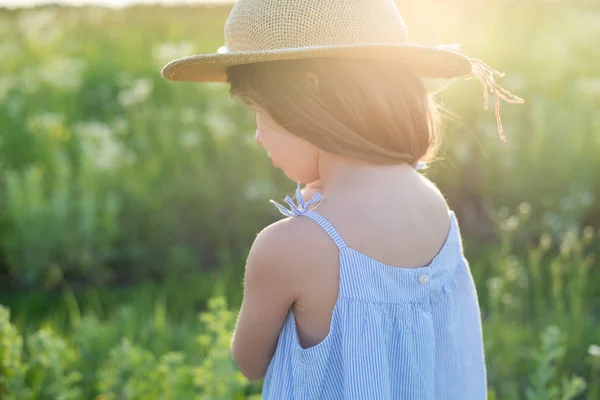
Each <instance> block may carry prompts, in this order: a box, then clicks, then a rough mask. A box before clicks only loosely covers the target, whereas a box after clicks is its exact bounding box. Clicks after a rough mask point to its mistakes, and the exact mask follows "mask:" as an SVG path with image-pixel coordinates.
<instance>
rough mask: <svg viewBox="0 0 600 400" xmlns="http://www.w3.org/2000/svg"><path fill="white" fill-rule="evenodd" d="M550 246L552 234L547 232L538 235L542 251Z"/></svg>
mask: <svg viewBox="0 0 600 400" xmlns="http://www.w3.org/2000/svg"><path fill="white" fill-rule="evenodd" d="M550 246H552V236H550V235H549V234H547V233H543V234H542V236H541V237H540V248H541V249H542V250H544V251H546V250H548V249H550Z"/></svg>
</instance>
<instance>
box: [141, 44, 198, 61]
mask: <svg viewBox="0 0 600 400" xmlns="http://www.w3.org/2000/svg"><path fill="white" fill-rule="evenodd" d="M194 53H195V51H194V44H193V43H191V42H181V43H163V44H159V45H157V46H155V47H154V48H153V49H152V56H153V58H154V61H155V63H157V64H161V65H163V64H166V63H168V62H169V61H172V60H174V59H176V58H180V57H185V56H190V55H192V54H194Z"/></svg>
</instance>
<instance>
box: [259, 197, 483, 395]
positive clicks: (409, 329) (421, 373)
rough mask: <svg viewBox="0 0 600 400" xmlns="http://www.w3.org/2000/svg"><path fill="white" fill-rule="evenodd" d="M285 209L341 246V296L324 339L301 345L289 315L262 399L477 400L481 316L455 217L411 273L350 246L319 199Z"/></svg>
mask: <svg viewBox="0 0 600 400" xmlns="http://www.w3.org/2000/svg"><path fill="white" fill-rule="evenodd" d="M297 198H298V202H299V205H296V204H294V203H293V202H292V201H291V200H290V199H289V197H288V198H286V202H287V203H288V204H289V205H290V209H289V210H288V209H286V208H284V207H283V206H281V205H279V204H277V203H275V204H276V205H277V207H278V208H279V209H280V210H281V211H282V213H284V214H285V215H286V216H288V217H293V218H296V217H302V218H310V219H311V220H313V221H314V222H315V223H317V224H318V225H319V226H321V227H322V228H323V229H324V230H325V231H326V232H327V233H328V234H329V236H330V238H331V240H332V241H333V242H334V243H335V244H336V245H337V247H338V248H339V254H340V282H339V294H338V298H337V302H336V304H335V308H334V310H333V317H332V321H331V329H330V333H329V335H328V336H327V337H326V338H325V340H323V341H322V342H321V343H319V344H317V345H316V346H314V347H310V348H307V349H305V348H302V346H301V345H300V342H299V339H298V335H297V331H296V325H295V319H294V314H293V311H291V310H290V312H289V314H288V316H287V319H286V321H285V323H284V325H283V328H282V330H281V333H280V336H279V340H278V343H277V348H276V350H275V353H274V355H273V358H272V359H271V362H270V364H269V367H268V370H267V373H266V376H265V380H264V384H263V395H262V398H263V399H266V400H288V399H294V400H300V399H301V400H317V399H319V400H321V399H323V400H337V399H357V400H358V399H360V400H365V399H382V400H387V399H390V400H391V399H398V400H409V399H410V400H433V399H435V400H482V399H485V398H486V370H485V361H484V352H483V342H482V332H481V317H480V310H479V305H478V301H477V294H476V291H475V286H474V283H473V278H472V276H471V272H470V269H469V265H468V263H467V261H466V259H465V257H464V255H463V249H462V243H461V237H460V232H459V228H458V224H457V221H456V217H455V215H454V213H453V212H451V211H450V219H451V228H450V231H449V233H448V237H447V238H446V242H445V244H444V245H443V247H442V249H441V250H440V252H439V253H438V255H437V256H436V257H435V258H434V260H433V261H432V262H431V263H430V264H429V265H427V266H425V267H422V268H417V269H408V268H395V267H391V266H389V265H385V264H382V263H381V262H378V261H376V260H374V259H372V258H369V257H367V256H366V255H364V254H362V253H360V252H358V251H357V250H355V249H353V248H351V247H349V246H348V245H346V243H345V242H344V239H343V238H342V237H341V236H340V234H339V233H338V232H337V231H336V229H335V228H334V227H333V226H332V225H331V224H330V223H329V222H328V221H327V220H326V219H325V218H324V217H323V216H321V215H320V214H318V213H317V212H315V211H308V208H309V206H310V205H311V204H314V203H315V202H317V201H319V200H320V195H319V194H317V196H315V198H314V199H313V200H311V202H309V203H308V204H304V201H303V200H302V197H301V195H299V193H298V192H297Z"/></svg>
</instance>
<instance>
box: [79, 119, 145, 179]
mask: <svg viewBox="0 0 600 400" xmlns="http://www.w3.org/2000/svg"><path fill="white" fill-rule="evenodd" d="M73 129H74V131H75V132H76V133H77V134H78V135H80V137H81V139H82V146H83V150H84V152H85V153H87V154H88V157H90V159H92V160H94V164H95V165H96V166H97V167H98V168H101V169H112V168H114V167H116V166H118V165H119V164H120V163H121V162H130V161H131V159H130V158H131V157H130V156H131V155H127V154H125V155H124V153H125V151H124V149H123V146H122V145H121V144H120V143H119V142H118V141H117V140H115V138H114V133H113V131H112V130H111V128H110V126H108V125H107V124H105V123H102V122H97V121H89V122H79V123H77V124H76V125H75V126H74V127H73ZM133 161H135V160H133Z"/></svg>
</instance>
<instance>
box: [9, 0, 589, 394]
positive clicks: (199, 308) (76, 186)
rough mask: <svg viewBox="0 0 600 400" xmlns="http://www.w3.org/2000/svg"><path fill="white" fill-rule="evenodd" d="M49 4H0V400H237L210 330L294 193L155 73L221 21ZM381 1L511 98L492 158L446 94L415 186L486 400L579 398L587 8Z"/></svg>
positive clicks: (201, 105) (221, 337) (224, 324)
mask: <svg viewBox="0 0 600 400" xmlns="http://www.w3.org/2000/svg"><path fill="white" fill-rule="evenodd" d="M35 3H52V4H43V5H35ZM56 3H57V1H54V2H48V1H41V2H36V1H31V0H8V1H7V0H4V1H2V0H0V7H3V8H0V304H1V306H0V399H18V400H21V399H44V400H45V399H98V400H108V399H119V400H120V399H149V400H151V399H178V400H179V399H203V400H208V399H246V398H259V397H258V396H259V394H260V391H261V385H260V383H253V384H250V383H248V382H247V381H246V380H245V379H244V378H243V377H242V376H241V375H240V374H239V373H238V372H237V370H236V369H235V367H234V366H233V364H232V362H231V360H230V357H229V344H230V340H231V331H232V329H233V327H234V323H235V318H236V316H237V312H238V310H239V306H240V302H241V297H242V277H243V272H244V261H245V257H246V255H247V252H248V250H249V247H250V245H251V243H252V241H253V239H254V237H255V235H256V233H257V232H258V231H259V230H261V229H262V228H263V227H264V226H266V225H268V224H269V223H272V222H274V221H275V220H277V219H279V218H280V215H278V212H277V210H276V209H275V208H274V207H272V206H271V205H270V204H269V201H268V200H269V199H276V200H280V199H282V198H283V197H284V196H285V195H286V194H292V193H293V191H294V189H295V185H294V184H293V183H291V182H288V181H287V180H286V178H285V177H284V176H283V175H282V174H281V173H279V172H278V171H275V170H273V168H272V167H271V166H270V163H269V162H268V159H266V157H265V156H264V155H263V154H262V152H261V151H260V150H259V149H257V148H256V147H255V146H254V135H253V133H254V127H253V120H252V117H251V116H250V115H249V114H248V113H247V111H245V110H244V108H243V107H242V106H241V104H239V103H238V102H237V101H234V100H232V99H230V97H229V95H228V87H227V86H226V85H218V84H211V85H195V84H181V83H170V82H166V81H164V80H162V79H161V77H160V69H161V67H162V66H163V65H164V64H165V63H166V62H168V61H170V60H172V59H174V58H176V57H179V56H185V55H190V54H193V53H196V52H214V51H215V50H216V49H217V48H218V47H219V46H221V45H222V44H223V24H224V22H225V19H226V18H227V15H228V13H229V11H230V9H231V6H232V4H231V3H229V2H227V1H225V2H223V1H216V2H215V1H212V2H204V1H166V2H161V3H160V4H156V3H159V2H157V1H147V2H145V3H149V4H143V5H142V4H134V5H130V4H127V3H128V2H126V1H122V0H119V1H101V0H90V1H84V0H80V1H77V0H73V1H65V2H64V3H70V4H66V5H65V4H62V5H57V4H56ZM86 3H87V4H86ZM150 3H152V4H150ZM183 3H188V4H187V5H183ZM192 3H193V4H192ZM207 3H211V4H207ZM215 3H220V4H215ZM398 5H399V7H400V10H401V12H402V13H403V15H404V17H405V19H406V22H407V24H408V27H409V31H410V35H411V41H413V42H420V43H425V44H446V43H462V51H463V52H465V53H466V54H467V55H469V56H470V57H472V58H478V59H482V60H483V61H485V62H486V63H488V64H489V65H490V66H492V67H494V68H496V69H498V70H500V71H502V72H505V73H507V76H506V78H505V79H503V80H502V85H503V86H504V87H505V88H507V89H508V90H510V91H512V92H513V93H515V94H517V95H519V96H521V97H523V98H524V99H525V100H526V104H525V105H523V106H513V105H507V104H504V103H503V104H502V105H501V110H502V116H503V121H504V127H505V131H506V136H507V138H508V143H502V142H501V141H500V140H499V138H498V133H497V128H496V121H495V117H494V113H493V105H492V109H491V110H490V111H488V112H485V111H484V110H483V107H482V102H483V94H482V87H481V85H480V84H479V82H478V81H477V80H476V79H470V80H464V79H463V80H457V81H455V82H453V83H451V84H450V85H449V87H448V88H447V90H445V91H444V92H443V94H442V95H441V100H442V102H443V104H444V106H445V108H446V110H447V114H448V115H447V119H446V122H447V132H446V138H445V141H444V146H443V152H442V155H443V158H442V160H441V161H439V162H437V163H435V164H434V165H432V166H431V168H430V169H429V170H427V172H426V174H427V175H428V176H429V177H430V178H431V179H432V180H433V181H434V182H435V183H436V184H437V185H438V186H439V187H440V188H441V190H442V191H443V192H444V194H445V195H446V196H447V199H448V201H449V203H450V206H451V207H452V208H453V209H454V210H455V211H456V213H457V215H458V217H459V220H460V223H461V229H462V232H463V235H464V241H465V252H466V254H467V257H468V258H469V260H470V263H471V268H472V272H473V275H474V278H475V280H476V284H477V287H478V292H479V300H480V303H481V306H482V312H483V329H484V335H485V348H486V353H487V368H488V378H489V398H490V399H492V400H493V399H509V400H510V399H527V400H542V399H544V400H546V399H557V400H559V399H560V400H568V399H587V400H598V399H600V279H599V278H598V274H599V273H600V260H599V259H598V258H599V257H598V256H599V255H600V240H599V239H598V236H599V233H600V232H599V231H598V227H599V226H600V201H598V198H599V196H600V113H598V112H597V111H596V110H597V109H598V108H599V106H600V72H599V68H598V67H599V66H600V48H599V46H598V43H600V41H599V39H600V2H599V1H596V0H568V1H567V0H564V1H561V0H553V1H551V0H519V1H517V0H495V1H486V0H443V1H442V0H420V1H408V0H398ZM432 84H434V85H437V84H438V83H437V82H433V83H432Z"/></svg>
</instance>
